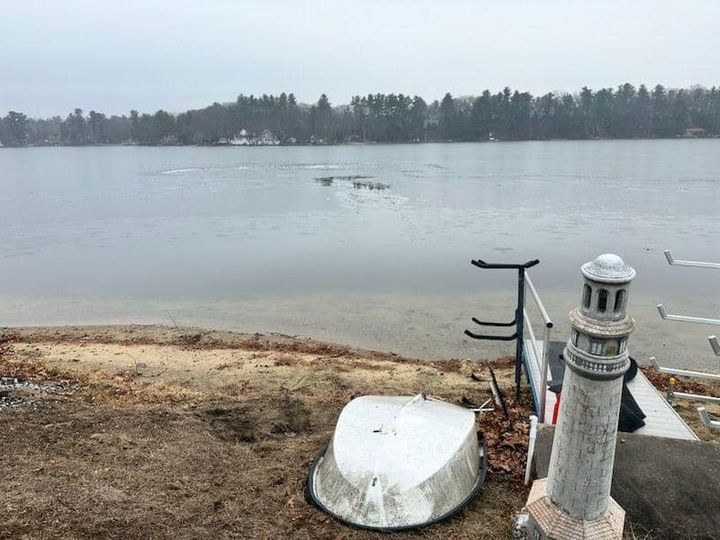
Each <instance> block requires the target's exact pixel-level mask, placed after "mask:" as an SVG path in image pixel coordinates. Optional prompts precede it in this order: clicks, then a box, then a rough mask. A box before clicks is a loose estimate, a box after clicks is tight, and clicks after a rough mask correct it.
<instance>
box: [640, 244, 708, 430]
mask: <svg viewBox="0 0 720 540" xmlns="http://www.w3.org/2000/svg"><path fill="white" fill-rule="evenodd" d="M665 258H666V259H667V262H668V264H670V265H672V266H690V267H693V268H713V269H716V270H720V263H712V262H704V261H684V260H679V259H675V257H673V255H672V253H671V252H670V250H669V249H668V250H666V251H665ZM657 310H658V312H659V313H660V318H662V319H663V320H666V321H678V322H687V323H694V324H708V325H714V326H720V319H710V318H705V317H691V316H687V315H671V314H669V313H668V312H667V310H666V309H665V306H664V305H662V304H658V306H657ZM708 341H709V342H710V347H711V348H712V350H713V352H714V353H715V355H716V356H720V342H718V338H717V337H716V336H714V335H713V336H708ZM650 362H651V363H652V365H653V367H654V368H655V369H657V370H658V371H659V372H660V373H666V374H668V375H677V376H681V377H694V378H698V379H707V380H711V381H720V374H713V373H705V372H702V371H690V370H686V369H674V368H668V367H661V366H660V365H659V364H658V362H657V360H656V359H655V357H654V356H653V357H651V358H650ZM667 397H668V399H688V400H692V401H704V402H708V403H720V398H719V397H714V396H704V395H700V394H688V393H685V392H675V391H674V390H672V389H671V390H670V391H669V392H668V396H667ZM698 413H699V414H700V420H701V421H702V423H703V424H704V425H705V426H706V427H708V428H710V429H720V421H717V420H711V419H710V416H709V415H708V412H707V411H706V410H705V407H698Z"/></svg>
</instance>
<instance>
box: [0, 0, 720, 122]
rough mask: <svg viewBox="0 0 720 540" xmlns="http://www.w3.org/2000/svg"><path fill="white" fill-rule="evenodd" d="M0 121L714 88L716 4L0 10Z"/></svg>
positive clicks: (109, 3) (717, 77) (59, 3)
mask: <svg viewBox="0 0 720 540" xmlns="http://www.w3.org/2000/svg"><path fill="white" fill-rule="evenodd" d="M0 20H2V22H1V24H0V111H2V113H4V112H5V111H7V110H9V109H13V110H19V111H23V112H26V113H28V114H30V115H32V116H47V115H52V114H60V115H62V116H65V115H66V114H67V113H68V112H69V111H70V110H71V109H72V108H74V107H81V108H83V109H84V110H86V111H88V110H91V109H95V110H98V111H102V112H107V113H127V112H128V111H129V110H130V109H131V108H136V109H138V110H140V111H147V112H154V111H155V110H157V109H159V108H164V109H167V110H170V111H172V112H179V111H182V110H185V109H188V108H196V107H203V106H205V105H208V104H210V103H212V102H213V101H220V102H223V101H232V100H234V99H235V97H236V96H237V95H238V94H239V93H245V94H251V93H254V94H262V93H268V94H269V93H275V94H277V93H280V92H281V91H283V90H284V91H288V92H290V91H292V92H295V94H296V95H297V96H298V98H299V100H300V101H304V102H311V101H316V100H317V98H318V96H319V95H320V94H321V93H322V92H326V93H327V94H328V96H329V97H330V100H331V102H333V103H334V104H337V103H343V102H347V101H348V100H349V98H350V96H351V95H353V94H356V93H358V94H367V93H369V92H404V93H410V94H420V95H422V96H423V97H425V98H426V99H428V100H431V99H435V98H441V97H442V95H443V94H444V93H445V92H447V91H450V92H451V93H453V95H468V94H477V93H479V92H480V91H482V90H483V89H485V88H490V89H492V90H497V89H499V88H501V87H503V86H505V85H508V86H511V87H513V88H519V89H521V90H530V91H531V92H533V93H540V92H547V91H554V90H569V91H574V90H577V89H579V88H580V87H581V86H583V85H587V86H589V87H591V88H598V87H601V86H616V85H617V84H620V83H622V82H625V81H629V82H632V83H633V84H640V83H642V82H645V83H647V84H655V83H657V82H660V83H662V84H664V85H666V86H671V87H679V86H688V85H691V84H703V85H706V86H712V85H717V84H720V26H719V25H718V21H720V2H718V1H717V0H682V1H680V0H671V1H666V0H655V1H652V2H644V1H632V2H630V1H624V2H620V1H603V2H591V1H590V0H573V1H566V0H556V1H553V0H536V1H520V0H502V1H500V0H495V1H492V2H486V1H480V0H475V1H467V2H465V1H440V0H437V1H434V2H428V1H425V0H412V1H410V0H408V1H392V0H385V1H384V2H380V1H374V0H356V1H354V2H346V1H334V2H318V1H310V0H307V1H303V0H300V1H296V2H291V1H289V0H278V1H272V0H252V1H248V2H246V1H242V0H0Z"/></svg>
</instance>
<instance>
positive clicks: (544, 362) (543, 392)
mask: <svg viewBox="0 0 720 540" xmlns="http://www.w3.org/2000/svg"><path fill="white" fill-rule="evenodd" d="M525 283H526V284H527V287H528V289H530V296H531V297H532V299H533V300H534V302H535V306H536V307H537V308H538V311H539V312H540V315H541V317H542V319H543V323H544V325H545V329H544V332H543V340H544V341H543V349H542V355H539V354H537V352H536V351H535V336H534V332H532V326H531V325H530V321H529V319H528V322H527V326H528V328H529V329H530V332H531V335H532V340H533V352H535V353H536V354H535V358H536V359H540V360H541V362H540V366H539V368H540V406H539V409H540V410H539V411H538V417H539V420H540V422H544V421H545V404H546V400H547V372H548V364H549V360H550V331H551V330H552V327H553V322H552V320H551V319H550V315H548V312H547V309H545V305H544V304H543V303H542V300H540V295H539V294H538V292H537V289H536V288H535V285H534V284H533V282H532V279H530V274H529V273H528V274H526V275H525ZM524 316H525V317H527V311H525V312H524Z"/></svg>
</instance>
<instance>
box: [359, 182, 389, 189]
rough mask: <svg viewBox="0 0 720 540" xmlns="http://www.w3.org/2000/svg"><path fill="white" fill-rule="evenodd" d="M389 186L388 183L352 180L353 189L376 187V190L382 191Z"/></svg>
mask: <svg viewBox="0 0 720 540" xmlns="http://www.w3.org/2000/svg"><path fill="white" fill-rule="evenodd" d="M389 188H390V186H389V185H387V184H381V183H380V182H353V189H370V190H375V189H377V190H378V191H382V190H385V189H389Z"/></svg>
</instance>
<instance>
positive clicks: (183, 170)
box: [160, 167, 202, 174]
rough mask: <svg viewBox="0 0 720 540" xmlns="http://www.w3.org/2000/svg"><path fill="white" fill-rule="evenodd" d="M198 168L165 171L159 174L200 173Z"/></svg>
mask: <svg viewBox="0 0 720 540" xmlns="http://www.w3.org/2000/svg"><path fill="white" fill-rule="evenodd" d="M201 170H202V169H201V168H200V167H187V168H184V169H168V170H167V171H160V174H181V173H185V172H192V171H201Z"/></svg>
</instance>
